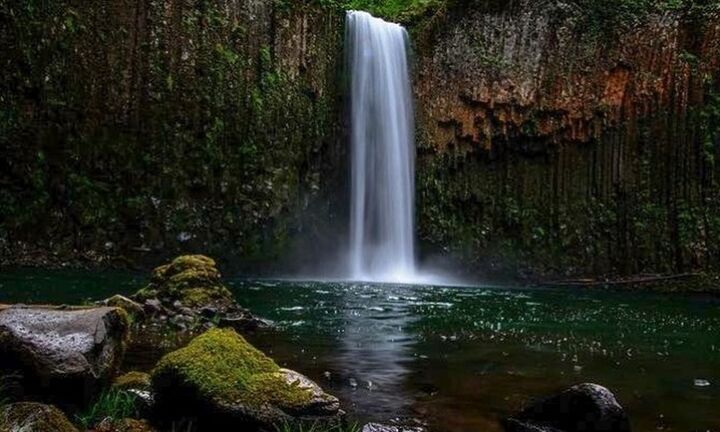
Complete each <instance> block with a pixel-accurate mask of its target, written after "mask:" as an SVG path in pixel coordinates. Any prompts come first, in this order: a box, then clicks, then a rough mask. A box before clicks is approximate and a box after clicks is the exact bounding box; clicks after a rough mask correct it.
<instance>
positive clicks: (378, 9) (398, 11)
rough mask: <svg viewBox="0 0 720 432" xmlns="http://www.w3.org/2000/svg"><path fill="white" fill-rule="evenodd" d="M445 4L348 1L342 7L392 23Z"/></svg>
mask: <svg viewBox="0 0 720 432" xmlns="http://www.w3.org/2000/svg"><path fill="white" fill-rule="evenodd" d="M445 2H446V0H349V1H347V2H346V3H345V4H344V7H345V8H346V9H352V10H364V11H368V12H370V13H372V14H373V15H376V16H380V17H383V18H386V19H389V20H392V21H406V20H408V19H411V18H413V17H416V16H419V15H422V14H423V13H425V12H426V11H428V10H431V9H433V8H435V7H437V6H438V5H440V4H442V3H445Z"/></svg>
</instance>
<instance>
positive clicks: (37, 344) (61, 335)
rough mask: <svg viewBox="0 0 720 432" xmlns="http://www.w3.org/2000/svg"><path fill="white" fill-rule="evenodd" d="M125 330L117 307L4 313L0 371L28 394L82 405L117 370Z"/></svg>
mask: <svg viewBox="0 0 720 432" xmlns="http://www.w3.org/2000/svg"><path fill="white" fill-rule="evenodd" d="M127 331H128V321H127V315H126V314H125V313H124V311H122V310H121V309H117V308H111V307H101V308H93V309H80V310H62V309H47V308H30V307H10V308H7V309H4V310H2V311H0V366H1V367H2V369H4V370H8V371H18V372H19V373H20V374H21V376H22V379H23V381H24V383H23V385H25V386H27V388H26V391H28V392H30V393H33V394H35V393H37V394H40V395H42V396H46V397H48V398H49V399H50V400H61V401H63V402H66V401H71V402H79V403H82V402H85V401H87V400H89V398H91V397H92V396H93V394H94V393H95V392H96V391H97V390H98V388H99V387H100V386H101V385H102V384H104V383H107V382H108V381H109V380H110V378H111V377H112V376H113V374H114V373H115V372H116V371H117V369H118V367H119V365H120V363H121V362H122V358H123V355H124V352H125V342H126V337H127Z"/></svg>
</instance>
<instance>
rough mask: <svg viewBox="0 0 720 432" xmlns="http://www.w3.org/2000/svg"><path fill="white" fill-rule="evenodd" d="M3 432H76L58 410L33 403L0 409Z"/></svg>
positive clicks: (11, 405) (15, 404)
mask: <svg viewBox="0 0 720 432" xmlns="http://www.w3.org/2000/svg"><path fill="white" fill-rule="evenodd" d="M0 431H3V432H6V431H7V432H16V431H17V432H77V429H76V428H75V426H73V424H72V423H70V421H69V420H68V419H67V417H65V414H63V413H62V411H60V410H59V409H57V408H55V407H53V406H50V405H43V404H39V403H34V402H22V403H14V404H10V405H7V406H5V407H3V408H0Z"/></svg>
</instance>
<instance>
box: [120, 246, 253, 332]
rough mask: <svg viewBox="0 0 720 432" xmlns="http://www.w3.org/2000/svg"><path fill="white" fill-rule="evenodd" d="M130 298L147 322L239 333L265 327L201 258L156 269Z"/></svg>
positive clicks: (190, 257) (212, 264)
mask: <svg viewBox="0 0 720 432" xmlns="http://www.w3.org/2000/svg"><path fill="white" fill-rule="evenodd" d="M113 298H115V297H113ZM132 298H133V300H134V301H136V302H138V303H139V304H142V305H143V308H144V313H145V315H146V316H147V317H149V318H150V319H151V320H153V321H155V322H158V321H159V322H162V323H165V322H167V323H169V324H171V325H173V326H174V327H177V328H179V329H183V330H185V329H194V328H198V327H203V326H204V327H211V326H214V325H216V324H220V325H221V326H225V327H233V328H235V329H237V330H239V331H243V330H252V329H255V328H257V327H261V326H264V325H266V324H267V323H266V322H265V321H263V320H260V319H258V318H256V317H254V316H253V315H252V314H250V312H248V311H247V310H246V309H244V308H242V307H241V306H240V305H239V304H238V303H237V302H236V301H235V299H234V298H233V295H232V293H231V292H230V291H229V290H228V289H227V287H225V285H223V283H222V280H221V277H220V272H219V271H218V269H217V267H216V265H215V261H214V260H212V259H211V258H208V257H206V256H203V255H183V256H180V257H177V258H175V259H174V260H173V261H172V262H170V263H169V264H165V265H162V266H160V267H157V268H156V269H155V270H154V271H153V273H152V276H151V279H150V283H149V284H148V285H147V286H146V287H144V288H142V289H141V290H139V291H138V292H137V293H135V294H134V295H133V296H132ZM133 308H134V307H133Z"/></svg>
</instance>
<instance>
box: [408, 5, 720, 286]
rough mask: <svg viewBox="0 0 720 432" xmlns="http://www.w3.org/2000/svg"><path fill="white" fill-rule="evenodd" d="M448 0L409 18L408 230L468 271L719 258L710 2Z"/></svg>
mask: <svg viewBox="0 0 720 432" xmlns="http://www.w3.org/2000/svg"><path fill="white" fill-rule="evenodd" d="M640 3H641V2H637V1H636V2H633V1H629V0H614V1H611V2H586V1H582V0H577V1H573V0H557V1H536V0H513V1H509V2H499V1H456V2H452V4H448V5H446V6H445V7H441V8H439V9H438V10H437V11H435V12H434V13H433V14H430V15H428V16H425V17H422V18H421V19H419V20H417V21H415V22H413V23H412V24H411V25H412V29H413V36H414V40H415V45H416V46H415V55H416V77H415V90H416V95H417V101H418V102H417V103H418V107H417V112H418V124H419V129H418V135H419V136H418V143H419V144H418V145H419V149H418V179H417V182H418V185H417V188H418V200H419V208H418V211H419V216H418V217H419V228H420V230H421V236H422V240H423V242H424V244H426V245H430V246H434V247H435V248H436V249H438V250H440V251H444V252H447V251H451V252H453V253H455V254H456V255H457V256H460V257H461V258H462V259H463V260H465V262H469V263H472V268H473V269H475V270H477V271H483V270H490V271H492V270H498V271H510V272H512V273H514V274H528V275H543V276H545V277H547V276H583V275H598V274H614V275H618V274H630V273H666V272H685V271H694V270H699V269H710V268H717V267H718V263H720V247H719V246H718V245H720V188H719V187H718V181H719V180H720V177H719V176H720V170H719V168H718V164H717V163H716V160H717V159H718V157H720V153H719V150H718V148H719V146H720V144H719V137H718V127H719V125H720V87H719V86H718V73H719V72H720V8H719V7H718V3H717V2H676V3H677V4H676V5H674V7H670V6H668V5H666V6H665V7H660V6H658V7H645V8H641V7H638V8H635V9H633V8H631V7H630V6H633V5H635V4H640Z"/></svg>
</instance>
